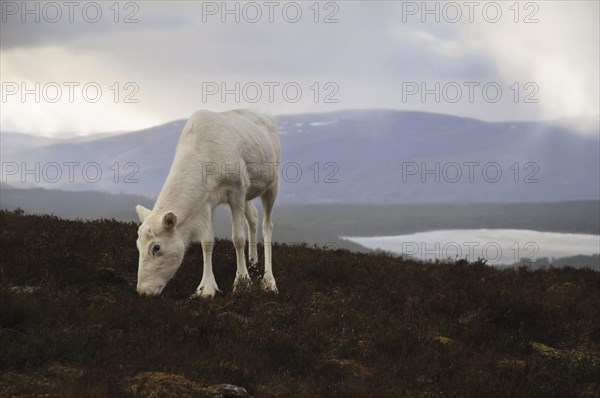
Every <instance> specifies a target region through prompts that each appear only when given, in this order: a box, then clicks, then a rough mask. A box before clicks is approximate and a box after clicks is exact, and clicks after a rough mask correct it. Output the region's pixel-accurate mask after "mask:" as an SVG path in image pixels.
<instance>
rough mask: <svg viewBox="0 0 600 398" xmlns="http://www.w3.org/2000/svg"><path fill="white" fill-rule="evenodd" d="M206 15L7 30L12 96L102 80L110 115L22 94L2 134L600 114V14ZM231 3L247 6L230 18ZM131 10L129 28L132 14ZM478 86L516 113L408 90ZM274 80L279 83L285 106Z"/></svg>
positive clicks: (345, 5)
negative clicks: (172, 124)
mask: <svg viewBox="0 0 600 398" xmlns="http://www.w3.org/2000/svg"><path fill="white" fill-rule="evenodd" d="M204 3H206V2H176V3H172V2H139V3H137V2H136V4H138V5H139V10H137V12H136V14H135V16H136V17H137V18H138V20H139V21H138V22H137V23H134V24H123V23H114V21H113V20H112V17H113V14H111V12H112V11H111V10H110V9H109V8H108V7H109V6H110V5H112V4H113V3H110V2H109V3H101V4H102V6H103V7H104V8H103V12H104V13H105V14H103V15H104V16H105V17H106V18H104V19H102V20H101V21H100V22H99V23H95V24H90V23H86V22H85V21H81V20H79V21H75V23H69V22H68V21H67V22H64V21H61V22H59V23H56V24H49V23H43V21H42V22H41V23H25V24H23V23H20V21H19V20H11V21H8V23H3V24H1V25H0V28H1V29H2V32H1V33H2V35H1V40H0V55H1V59H0V67H1V71H2V74H1V76H0V78H1V80H2V82H3V84H4V83H7V82H9V83H10V82H17V83H19V84H20V83H25V84H26V85H27V87H31V85H33V84H35V83H36V82H39V83H40V84H41V85H42V86H43V85H44V84H45V83H48V82H59V83H63V82H71V81H76V82H79V83H80V85H84V84H85V83H87V82H97V83H98V84H100V85H101V87H102V89H103V97H102V100H101V101H98V102H97V103H89V102H86V101H82V100H81V99H80V100H79V101H76V102H74V103H69V102H67V103H65V102H64V101H61V102H59V103H48V102H47V101H46V102H44V101H41V102H40V103H36V102H32V101H31V100H29V99H28V101H26V102H25V103H23V102H22V101H19V100H15V98H18V97H17V96H11V97H10V101H7V102H3V103H2V110H3V112H1V115H0V127H1V128H2V130H3V131H7V130H16V131H23V132H31V133H43V134H59V133H61V132H62V131H69V132H79V133H84V132H86V133H87V132H102V131H114V130H129V129H135V128H143V127H147V126H149V125H151V124H155V123H162V122H166V121H169V120H173V119H177V118H183V117H187V116H188V115H189V114H191V113H192V112H193V111H194V110H196V109H199V108H208V109H213V110H226V109H230V108H234V107H250V108H258V109H262V110H267V111H270V112H272V113H300V112H320V111H331V110H336V109H343V108H395V109H415V110H423V111H431V112H441V113H450V114H456V115H460V116H471V117H477V118H482V119H486V120H523V119H540V118H542V119H555V118H562V117H574V116H581V115H592V116H593V115H594V111H595V112H596V114H597V109H598V90H599V89H598V77H597V76H596V75H597V71H598V47H599V46H598V21H597V19H596V20H595V19H594V15H597V11H598V3H596V2H594V3H588V2H582V3H575V2H568V3H557V2H552V3H539V4H540V12H539V19H540V23H538V24H533V25H532V24H515V23H513V22H511V18H510V14H506V18H504V19H503V20H502V23H499V24H491V23H487V22H485V21H481V19H480V18H479V19H478V20H477V21H476V23H469V22H468V21H464V20H463V21H460V22H459V23H448V22H446V21H444V20H443V19H442V20H441V21H440V22H439V23H436V22H435V21H433V22H431V21H428V22H425V23H423V22H422V21H421V19H420V18H412V19H411V20H410V21H407V22H404V21H403V16H402V11H403V10H402V4H404V3H395V2H336V3H335V4H337V5H338V7H339V8H338V9H337V10H333V11H335V14H334V17H335V18H337V19H338V20H339V22H338V23H331V24H325V23H321V22H322V20H323V18H324V17H325V16H326V15H328V14H329V13H331V11H332V10H331V9H327V10H326V9H324V8H321V9H320V14H319V16H318V19H319V23H315V22H314V17H315V15H314V13H313V10H312V9H310V8H309V7H310V6H311V5H312V4H313V3H310V2H306V3H304V2H303V3H299V4H301V5H302V7H303V8H302V10H303V13H304V14H303V18H302V19H301V20H300V21H299V22H297V23H289V22H287V21H285V19H283V18H282V14H281V8H279V9H277V10H276V13H275V15H274V16H275V20H274V22H272V23H271V22H269V21H267V20H265V16H266V14H264V13H263V19H262V20H261V21H260V22H258V23H250V22H247V21H245V20H244V18H242V19H241V21H240V22H239V23H235V22H233V20H232V18H231V16H229V17H227V18H229V19H228V21H227V22H226V23H222V22H221V17H222V16H221V15H218V14H217V15H211V16H210V17H209V18H205V17H206V15H205V14H203V8H202V7H203V4H204ZM119 4H120V6H121V7H123V4H124V3H119ZM214 4H217V5H219V6H220V4H221V3H220V2H215V3H214ZM232 4H238V3H231V4H229V5H228V6H229V7H233V5H232ZM243 4H246V3H242V2H240V3H239V7H243ZM258 4H262V3H261V2H258ZM320 4H321V3H320ZM416 4H420V3H419V2H416ZM440 4H442V3H440ZM507 4H508V3H507ZM511 4H512V3H511ZM321 6H323V5H322V4H321ZM507 7H508V5H507V6H506V7H505V8H504V11H505V12H506V11H507V10H508V8H507ZM120 11H121V13H120V14H119V15H120V17H121V18H122V17H123V16H124V15H125V14H124V11H125V10H123V9H121V10H120ZM594 11H595V13H594ZM263 12H264V10H263ZM573 18H574V19H573ZM204 20H206V21H204ZM570 20H575V21H577V22H576V23H575V24H573V23H571V22H569V21H570ZM465 81H478V82H481V83H482V84H485V83H486V82H489V81H497V82H499V83H501V84H502V86H503V87H504V90H505V95H504V98H503V101H501V102H499V103H487V102H485V101H481V99H479V100H478V101H475V102H474V103H469V102H468V101H461V102H459V103H450V102H448V101H441V102H439V103H436V102H434V101H420V100H417V101H413V102H403V101H402V84H403V83H404V82H425V83H426V84H429V85H431V84H433V83H435V82H439V83H441V84H442V85H443V84H444V83H445V82H465ZM530 81H532V82H536V83H537V84H538V86H539V94H538V98H539V103H538V104H523V103H522V102H520V103H515V102H514V101H512V100H511V94H512V93H511V92H510V90H509V89H508V87H510V86H511V85H512V84H514V82H521V83H526V82H530ZM115 82H116V83H118V84H119V89H120V94H121V96H120V98H119V101H117V102H115V101H114V98H112V96H113V94H114V90H111V87H113V85H114V83H115ZM127 82H131V83H135V84H136V85H137V88H138V91H137V92H136V93H135V98H136V99H138V100H139V101H138V103H124V102H123V101H122V100H123V96H124V95H126V94H127V93H129V92H130V91H127V90H123V85H124V84H126V83H127ZM207 82H209V83H210V82H216V83H219V84H225V85H226V87H227V88H231V87H233V86H234V85H235V83H236V82H238V83H240V85H241V87H243V86H244V84H246V83H250V84H252V83H256V84H258V85H259V86H262V87H263V90H264V91H263V96H262V97H261V101H259V102H258V103H251V102H248V101H244V98H242V99H241V101H240V102H235V101H232V98H234V97H233V96H229V97H227V101H226V102H222V101H221V96H220V95H215V96H212V97H210V98H208V99H207V100H205V99H204V98H203V92H202V90H203V84H205V83H207ZM265 82H278V83H279V84H280V86H279V88H278V89H277V90H278V92H276V98H275V99H274V101H272V102H271V101H268V100H267V95H266V93H267V91H268V89H267V88H265V86H264V83H265ZM289 82H295V83H298V84H299V85H300V86H301V87H302V89H303V95H302V98H301V100H300V101H298V102H292V101H286V100H283V99H282V95H281V86H283V85H284V84H286V83H289ZM328 82H332V83H335V84H336V85H337V91H336V94H335V99H337V100H338V102H337V103H324V102H323V98H324V96H325V95H327V94H328V93H330V92H331V90H326V89H325V87H324V85H325V83H328ZM315 83H318V85H317V86H315V85H314V84H315ZM311 87H312V88H311ZM315 87H317V88H318V90H319V93H318V94H319V100H315V94H316V93H315ZM521 91H522V92H521V94H523V95H524V94H527V92H525V91H523V88H521ZM28 98H31V96H30V97H28Z"/></svg>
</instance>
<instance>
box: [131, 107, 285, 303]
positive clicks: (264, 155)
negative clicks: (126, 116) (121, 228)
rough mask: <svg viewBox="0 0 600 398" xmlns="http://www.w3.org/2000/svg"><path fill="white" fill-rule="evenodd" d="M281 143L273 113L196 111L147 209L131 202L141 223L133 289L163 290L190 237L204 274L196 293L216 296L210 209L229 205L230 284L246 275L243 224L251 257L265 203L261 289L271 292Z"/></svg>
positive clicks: (238, 283)
mask: <svg viewBox="0 0 600 398" xmlns="http://www.w3.org/2000/svg"><path fill="white" fill-rule="evenodd" d="M279 160H280V144H279V133H278V128H277V122H276V121H275V119H274V118H272V117H270V116H267V115H263V114H258V113H254V112H251V111H246V110H233V111H229V112H223V113H214V112H209V111H199V112H196V113H194V114H193V115H192V116H191V117H190V119H189V120H188V122H187V123H186V125H185V127H184V128H183V133H182V134H181V138H180V139H179V143H178V144H177V149H176V151H175V159H174V160H173V164H172V166H171V170H170V171H169V175H168V177H167V180H166V181H165V184H164V186H163V188H162V190H161V192H160V194H159V195H158V198H157V200H156V204H155V205H154V208H153V209H152V210H149V209H146V208H145V207H143V206H140V205H138V206H136V211H137V213H138V216H139V218H140V221H141V222H142V225H140V228H139V230H138V240H137V247H138V250H139V252H140V258H139V269H138V282H137V291H138V292H139V293H140V294H146V295H156V294H160V293H161V292H162V290H163V289H164V287H165V285H166V284H167V282H168V281H169V280H170V279H171V278H172V277H173V275H175V272H176V271H177V269H178V268H179V266H180V265H181V261H182V260H183V255H184V252H185V248H186V247H187V246H188V245H189V244H190V243H191V242H200V244H201V245H202V252H203V260H204V272H203V275H202V281H201V282H200V285H199V286H198V288H197V289H196V295H199V296H201V297H213V296H214V295H215V294H216V292H217V291H218V290H219V288H218V286H217V282H216V280H215V277H214V274H213V269H212V251H213V242H214V235H213V228H212V213H213V210H214V208H215V207H216V206H218V205H219V204H221V203H227V204H228V205H229V207H230V209H231V221H232V240H233V244H234V246H235V251H236V257H237V273H236V278H235V282H234V288H235V287H240V286H241V285H242V284H243V282H246V281H249V277H248V269H247V268H246V257H245V255H244V246H245V243H246V240H245V234H244V219H245V222H246V225H247V227H248V235H249V254H248V255H249V257H250V261H251V262H256V261H257V260H258V255H257V250H256V228H257V224H258V216H257V210H256V208H255V207H254V205H253V204H252V202H250V201H251V200H252V199H254V198H256V197H258V196H260V198H261V201H262V205H263V213H264V214H263V222H262V228H263V238H264V249H265V252H264V254H265V274H264V277H263V281H262V283H263V287H264V288H265V289H267V290H271V291H274V292H276V291H277V285H276V283H275V278H274V277H273V269H272V262H271V237H272V226H273V224H272V221H271V214H272V209H273V204H274V203H275V198H276V196H277V190H278V185H279V178H278V177H279V173H278V170H279Z"/></svg>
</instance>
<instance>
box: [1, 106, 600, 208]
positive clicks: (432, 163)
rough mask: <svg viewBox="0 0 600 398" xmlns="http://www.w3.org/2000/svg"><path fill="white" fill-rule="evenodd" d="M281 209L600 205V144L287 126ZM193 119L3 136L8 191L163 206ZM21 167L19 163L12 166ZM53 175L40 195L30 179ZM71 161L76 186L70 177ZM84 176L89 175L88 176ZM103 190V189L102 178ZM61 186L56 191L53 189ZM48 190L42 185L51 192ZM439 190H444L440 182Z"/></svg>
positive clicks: (500, 132)
mask: <svg viewBox="0 0 600 398" xmlns="http://www.w3.org/2000/svg"><path fill="white" fill-rule="evenodd" d="M278 120H279V123H280V134H281V142H282V167H281V172H282V183H281V190H280V196H279V201H280V203H298V204H311V203H312V204H314V203H379V204H382V203H390V204H393V203H431V202H436V203H464V202H537V201H565V200H598V199H600V171H599V170H600V159H599V158H600V151H599V146H600V141H599V136H600V134H596V133H593V134H590V135H582V134H579V133H577V132H576V131H575V130H574V129H573V130H571V129H568V128H566V127H561V126H560V125H558V124H555V123H550V122H548V123H543V122H502V123H491V122H484V121H480V120H476V119H469V118H462V117H455V116H449V115H441V114H432V113H423V112H409V111H393V110H352V111H339V112H330V113H313V114H301V115H282V116H279V117H278ZM184 124H185V120H177V121H173V122H170V123H166V124H163V125H160V126H156V127H153V128H149V129H145V130H141V131H135V132H130V133H122V134H113V135H98V136H91V137H78V138H73V139H70V140H64V139H63V140H53V139H47V138H43V139H40V138H37V137H32V136H26V135H22V134H14V133H4V132H3V133H2V148H1V154H2V161H3V167H4V169H3V175H2V178H3V182H8V183H11V184H13V185H16V186H20V187H30V186H33V185H38V186H44V187H46V188H53V189H57V188H59V189H68V190H98V191H107V192H112V193H128V194H138V195H145V196H156V195H157V194H158V192H159V191H160V188H161V187H162V185H163V183H164V180H165V178H166V176H167V173H168V170H169V167H170V165H171V162H172V160H173V156H174V150H175V147H176V145H177V140H178V138H179V136H180V134H181V130H182V128H183V125H184ZM11 162H14V163H11ZM23 162H24V163H25V166H26V167H27V168H28V169H34V168H35V163H36V162H37V163H39V172H38V174H43V173H44V170H43V168H44V166H47V165H48V164H49V163H51V162H55V163H57V164H59V165H60V167H61V173H62V176H60V178H56V171H55V170H54V169H53V166H47V168H46V170H45V173H46V174H47V176H46V177H48V178H43V177H44V176H43V175H42V178H40V182H39V184H36V183H35V181H33V180H34V176H33V175H23V174H22V173H21V171H22V170H18V171H19V172H17V173H15V174H14V175H8V174H10V173H7V172H6V166H5V165H6V164H8V163H11V164H13V165H14V164H17V165H21V164H22V163H23ZM65 162H73V163H72V164H73V166H72V167H73V170H74V171H75V174H74V178H73V181H72V182H71V181H69V178H68V172H69V169H68V167H69V166H63V163H65ZM86 165H87V167H88V169H87V175H86V176H85V177H84V176H83V175H82V174H83V168H84V167H85V166H86ZM98 169H99V170H100V176H99V178H98V181H95V179H96V175H97V170H98ZM54 179H56V182H49V181H48V180H54ZM44 180H45V181H44ZM436 180H437V181H436Z"/></svg>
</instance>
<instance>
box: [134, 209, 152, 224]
mask: <svg viewBox="0 0 600 398" xmlns="http://www.w3.org/2000/svg"><path fill="white" fill-rule="evenodd" d="M135 211H136V213H137V215H138V217H139V218H140V221H141V222H144V220H145V219H146V217H148V215H149V214H150V213H151V210H150V209H146V208H145V207H144V206H142V205H137V206H135Z"/></svg>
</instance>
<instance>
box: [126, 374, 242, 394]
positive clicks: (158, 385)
mask: <svg viewBox="0 0 600 398" xmlns="http://www.w3.org/2000/svg"><path fill="white" fill-rule="evenodd" d="M123 384H124V389H125V391H126V392H127V393H129V394H131V395H133V396H134V397H139V398H245V397H250V395H249V394H248V392H247V391H246V389H245V388H243V387H238V386H234V385H232V384H218V385H214V386H209V387H202V386H200V385H199V384H198V383H196V382H195V381H192V380H190V379H188V378H186V377H184V376H181V375H177V374H172V373H166V372H143V373H140V374H138V375H136V376H134V377H128V378H126V379H125V380H124V383H123Z"/></svg>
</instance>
